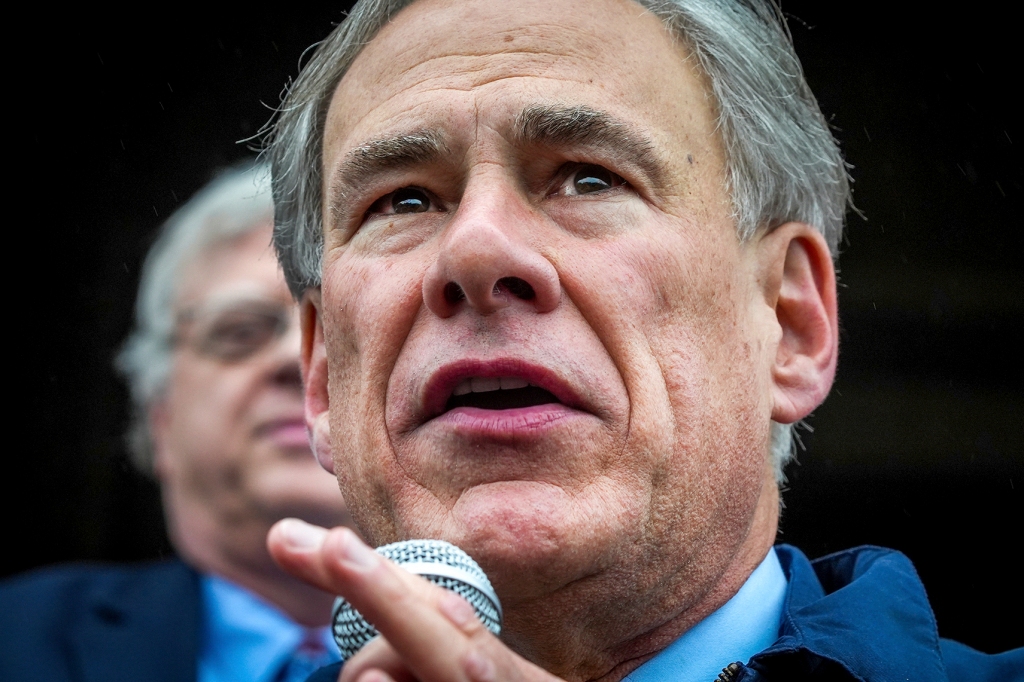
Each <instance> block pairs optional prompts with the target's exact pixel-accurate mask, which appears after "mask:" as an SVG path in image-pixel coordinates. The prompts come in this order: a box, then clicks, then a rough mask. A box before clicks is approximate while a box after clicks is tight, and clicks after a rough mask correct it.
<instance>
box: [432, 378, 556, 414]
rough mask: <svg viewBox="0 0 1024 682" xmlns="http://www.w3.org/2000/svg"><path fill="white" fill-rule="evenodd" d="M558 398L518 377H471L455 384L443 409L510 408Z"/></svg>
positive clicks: (552, 401) (550, 401)
mask: <svg viewBox="0 0 1024 682" xmlns="http://www.w3.org/2000/svg"><path fill="white" fill-rule="evenodd" d="M560 402H561V401H560V400H559V399H558V398H556V397H555V396H554V394H553V393H551V392H550V391H547V390H545V389H543V388H541V387H539V386H534V385H533V384H531V383H529V382H527V381H526V379H522V378H519V377H471V378H468V379H463V380H462V381H461V382H459V384H458V385H456V386H455V390H453V391H452V395H451V396H450V397H449V398H448V401H447V402H446V403H445V406H444V409H445V412H447V411H449V410H454V409H455V408H457V407H476V408H479V409H482V410H513V409H517V408H522V407H535V406H537V405H546V404H549V403H560Z"/></svg>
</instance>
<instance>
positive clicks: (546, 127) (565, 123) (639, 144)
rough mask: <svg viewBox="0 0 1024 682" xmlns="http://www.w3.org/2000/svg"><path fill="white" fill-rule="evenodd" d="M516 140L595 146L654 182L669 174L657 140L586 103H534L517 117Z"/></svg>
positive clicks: (569, 145) (559, 144)
mask: <svg viewBox="0 0 1024 682" xmlns="http://www.w3.org/2000/svg"><path fill="white" fill-rule="evenodd" d="M513 134H514V135H515V139H516V142H517V143H518V144H519V145H523V146H530V145H533V146H544V147H580V146H582V147H596V148H603V149H608V150H610V151H611V152H612V153H613V154H615V155H618V156H621V157H624V158H625V159H626V160H627V161H628V162H630V163H633V164H635V165H636V166H637V167H639V168H640V170H641V171H643V172H644V173H645V174H646V175H647V176H648V177H649V178H650V179H651V180H652V181H653V182H654V183H655V184H659V185H660V184H662V181H663V180H664V178H665V175H666V168H665V164H664V162H663V161H662V160H661V158H660V157H659V156H658V155H657V153H656V152H655V145H654V142H653V141H652V140H651V139H650V138H649V137H648V136H647V135H645V134H643V133H642V132H640V131H639V130H637V129H636V128H635V127H633V126H631V125H630V124H628V123H625V122H623V121H620V120H618V119H616V118H614V117H612V116H611V115H610V114H607V113H605V112H603V111H598V110H596V109H591V108H590V107H586V106H574V107H558V106H546V105H540V106H532V107H529V108H527V109H525V110H524V111H523V112H522V113H520V114H519V116H517V117H516V121H515V124H514V126H513Z"/></svg>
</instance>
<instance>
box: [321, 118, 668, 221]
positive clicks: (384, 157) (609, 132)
mask: <svg viewBox="0 0 1024 682" xmlns="http://www.w3.org/2000/svg"><path fill="white" fill-rule="evenodd" d="M512 136H513V142H514V143H515V144H516V145H518V146H539V147H556V148H558V147H561V148H566V147H568V148H571V147H581V146H582V147H592V148H604V149H609V150H611V152H612V153H613V154H614V155H618V156H621V157H624V158H625V159H626V160H627V161H628V162H631V163H633V164H634V165H636V166H637V167H638V168H639V169H640V170H641V171H642V172H644V173H645V174H646V175H647V176H648V177H649V178H650V179H651V180H652V181H653V182H654V183H655V184H662V181H663V179H664V177H665V175H666V169H665V164H664V162H663V161H662V160H661V158H659V157H658V155H657V154H656V153H655V145H654V143H653V142H652V141H651V139H650V138H649V137H647V136H646V135H644V134H643V133H641V132H639V131H638V130H636V129H635V128H634V127H633V126H631V125H629V124H628V123H624V122H623V121H620V120H618V119H616V118H614V117H612V116H611V115H609V114H607V113H605V112H602V111H598V110H596V109H591V108H590V107H586V106H574V107H559V106H551V105H537V106H531V107H528V108H526V109H524V110H523V111H522V112H520V113H519V115H518V116H516V119H515V121H514V123H513V125H512ZM447 154H450V150H449V148H448V145H447V143H446V142H445V135H444V133H443V132H442V131H440V130H431V129H424V130H419V131H416V132H412V133H407V134H402V135H395V136H392V137H382V138H378V139H375V140H370V141H368V142H364V143H363V144H361V145H359V146H358V147H355V148H354V149H352V150H350V151H349V152H348V153H347V154H346V155H345V160H344V161H342V163H341V165H340V167H339V168H338V170H337V172H336V173H335V174H334V179H333V181H332V182H331V194H330V196H331V199H330V206H331V207H332V210H337V209H338V208H339V207H341V206H342V205H343V204H344V203H345V201H346V199H347V198H348V197H350V196H354V195H355V194H357V193H358V192H359V190H360V189H362V188H363V187H365V186H367V185H370V184H372V183H373V182H374V180H375V179H376V178H377V177H379V176H380V175H382V174H386V173H391V172H395V171H401V170H405V169H408V168H411V167H413V166H417V165H424V164H429V163H432V162H435V161H437V159H438V158H440V157H442V156H445V155H447Z"/></svg>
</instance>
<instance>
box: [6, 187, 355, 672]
mask: <svg viewBox="0 0 1024 682" xmlns="http://www.w3.org/2000/svg"><path fill="white" fill-rule="evenodd" d="M272 221H273V205H272V201H271V196H270V192H269V177H268V174H267V173H266V172H265V170H263V169H261V168H259V167H256V168H249V169H246V170H232V171H229V172H226V173H224V174H223V175H221V176H220V177H218V178H217V179H216V180H214V181H213V182H212V183H210V185H208V186H207V187H206V188H204V189H203V190H202V191H200V192H199V193H198V194H197V195H196V196H195V197H194V198H193V199H192V200H191V201H189V202H188V203H187V204H186V205H185V206H184V207H182V208H181V209H180V210H179V211H178V212H177V213H175V214H174V215H173V216H172V217H171V219H170V220H169V221H168V222H167V223H166V225H165V226H164V228H163V232H162V233H161V235H160V237H159V239H158V240H157V242H156V244H155V245H154V246H153V248H152V250H151V251H150V253H149V256H148V257H147V260H146V263H145V266H144V269H143V274H142V280H141V283H140V286H139V294H138V301H137V314H136V327H135V330H134V332H133V333H132V335H131V337H130V338H129V339H128V341H127V343H126V344H125V346H124V349H123V351H122V352H121V354H120V356H119V357H118V361H117V365H118V368H119V369H120V370H121V371H122V372H123V373H124V375H125V377H126V378H127V380H128V382H129V384H130V386H131V391H132V396H133V400H134V403H135V422H134V424H133V427H132V432H131V438H130V440H131V445H132V449H133V454H134V457H135V462H136V464H137V465H138V466H139V467H140V468H142V469H143V470H144V471H147V472H150V473H152V475H154V476H155V477H156V479H157V480H158V481H159V483H160V486H161V492H162V497H163V504H164V511H165V516H166V519H167V524H168V529H169V534H170V539H171V542H172V544H173V545H174V547H175V549H176V550H177V552H178V554H179V556H180V560H173V561H169V562H160V563H155V564H145V565H138V566H97V565H92V566H88V565H79V566H70V567H59V568H55V569H49V570H44V571H41V572H38V573H35V574H30V575H27V576H23V577H20V578H16V579H14V580H11V581H8V582H7V583H6V584H4V585H3V586H2V587H0V633H2V636H0V641H2V644H0V678H2V679H4V680H21V679H32V680H51V679H52V680H58V679H59V680H107V681H113V680H149V681H151V682H152V681H156V680H168V681H170V680H199V682H220V681H227V680H250V681H257V682H285V681H291V680H302V679H305V677H306V675H307V674H308V672H309V670H311V669H315V668H316V667H319V666H320V665H323V664H326V663H329V662H331V661H332V660H336V658H337V652H336V649H335V648H334V644H333V642H332V641H331V639H330V636H329V634H328V631H327V628H326V627H325V625H326V624H327V622H328V620H329V617H330V605H331V600H332V597H331V596H330V595H328V594H325V593H323V592H320V591H319V590H316V589H314V588H312V587H309V586H307V585H305V584H304V583H301V582H299V581H297V580H295V579H293V578H291V577H290V576H288V575H286V574H285V573H284V572H283V571H281V570H280V569H279V568H278V567H277V566H276V565H275V564H274V562H273V561H272V560H271V559H270V556H269V555H268V553H267V550H266V535H267V531H268V529H269V528H270V526H271V525H272V524H273V523H274V522H275V521H277V520H278V519H280V518H282V517H284V516H298V517H300V518H304V519H307V520H309V521H312V522H315V523H318V524H322V525H329V526H330V525H337V524H343V525H344V524H348V523H349V517H348V514H347V512H346V509H345V505H344V501H343V499H342V497H341V495H340V494H339V492H338V489H337V484H336V482H335V480H334V479H333V477H332V476H330V475H329V474H328V473H326V472H325V471H323V470H322V469H321V468H320V466H319V465H318V464H317V463H316V461H315V459H314V458H313V456H312V455H311V453H310V448H309V444H308V441H307V436H306V430H305V425H304V422H303V407H302V391H301V382H300V375H299V365H298V357H299V329H298V311H297V308H296V306H295V304H294V303H293V301H292V299H291V296H290V294H289V292H288V288H287V286H286V285H285V283H284V279H283V277H282V275H281V272H280V267H279V266H278V263H277V260H276V258H275V256H274V253H273V250H272V249H271V247H270V239H271V225H272Z"/></svg>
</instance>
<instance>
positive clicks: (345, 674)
mask: <svg viewBox="0 0 1024 682" xmlns="http://www.w3.org/2000/svg"><path fill="white" fill-rule="evenodd" d="M370 670H379V671H381V672H383V673H385V674H386V675H387V676H388V677H390V678H391V679H392V680H394V681H395V682H416V678H415V676H414V675H413V674H412V671H411V670H409V666H407V665H406V664H405V661H403V660H402V657H401V656H399V655H398V652H396V651H395V650H394V648H393V647H392V646H391V644H389V643H388V641H387V640H386V639H384V638H383V637H375V638H374V639H372V640H370V641H369V642H368V643H367V644H366V646H364V647H363V648H362V649H360V650H359V652H358V653H357V654H356V655H355V656H353V657H352V658H350V659H349V660H347V661H345V665H344V666H342V669H341V676H340V677H339V678H338V682H352V681H353V680H362V675H363V674H364V673H366V672H367V671H370Z"/></svg>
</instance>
